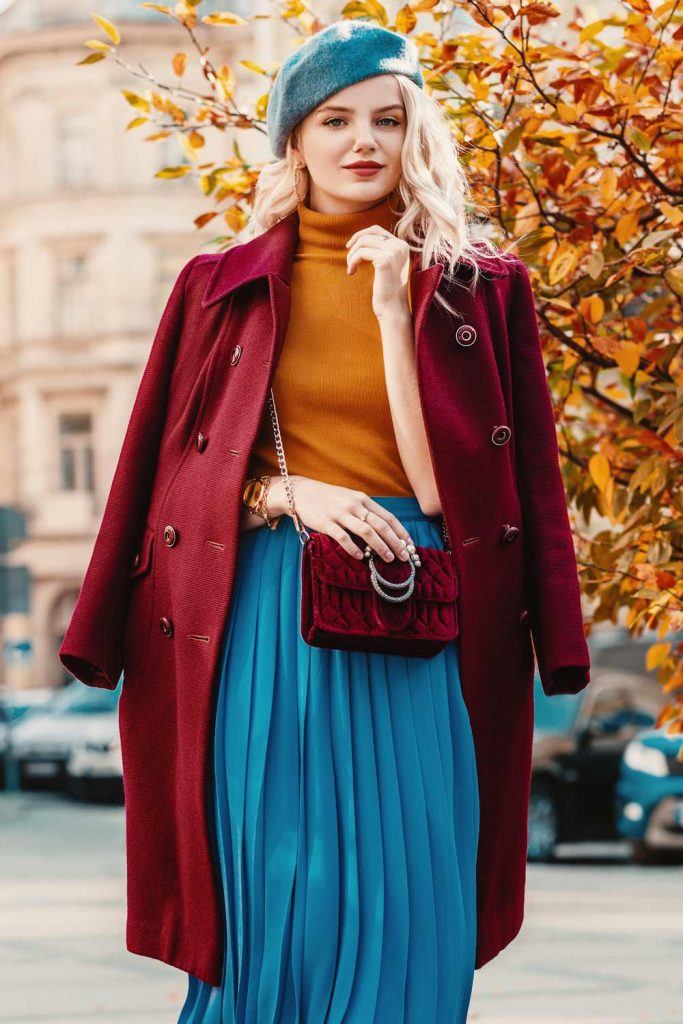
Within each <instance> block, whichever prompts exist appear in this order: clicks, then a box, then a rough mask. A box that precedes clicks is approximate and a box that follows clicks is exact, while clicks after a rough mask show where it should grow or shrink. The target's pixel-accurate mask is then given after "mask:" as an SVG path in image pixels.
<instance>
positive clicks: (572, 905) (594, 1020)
mask: <svg viewBox="0 0 683 1024" xmlns="http://www.w3.org/2000/svg"><path fill="white" fill-rule="evenodd" d="M123 814H124V812H123V808H122V807H116V806H110V805H100V804H80V803H78V802H75V801H73V800H71V799H70V798H68V797H66V796H63V795H61V794H50V793H21V794H3V793H0V1024H177V1020H178V1016H179V1013H180V1009H181V1006H182V1004H183V1001H184V998H185V993H186V990H187V976H186V975H185V974H184V973H183V972H181V971H179V970H177V969H175V968H173V967H169V966H168V965H166V964H163V963H161V962H160V961H157V960H151V959H149V958H147V957H140V956H134V955H133V954H132V953H128V952H127V950H126V948H125V848H124V818H123ZM562 853H563V858H562V861H561V862H560V863H557V864H552V865H550V864H549V865H546V864H543V865H529V870H528V876H527V896H526V918H525V921H524V924H523V925H522V930H521V932H520V934H519V935H518V936H517V938H516V939H515V940H514V941H513V942H512V943H511V944H510V945H509V946H508V947H507V949H505V950H503V951H502V952H501V953H500V954H499V955H498V956H497V957H495V958H494V959H493V960H492V961H490V963H488V964H487V965H486V966H485V967H483V968H481V969H480V970H478V971H476V973H475V981H474V992H473V997H472V1003H471V1007H470V1014H469V1017H468V1022H470V1024H522V1022H523V1024H683V983H682V981H681V979H682V978H683V967H682V965H683V886H682V884H681V883H682V881H683V867H680V866H673V867H654V868H653V867H640V866H636V865H632V864H630V863H629V861H628V857H627V855H626V849H625V847H624V846H622V845H621V844H614V845H605V846H601V847H598V846H592V847H590V848H587V847H583V848H580V847H573V848H566V849H565V850H563V851H562ZM254 1024H256V1022H254ZM258 1024H270V1022H258ZM320 1024H323V1022H320ZM353 1024H361V1022H353ZM363 1024H365V1022H363ZM367 1024H372V1022H370V1021H368V1022H367Z"/></svg>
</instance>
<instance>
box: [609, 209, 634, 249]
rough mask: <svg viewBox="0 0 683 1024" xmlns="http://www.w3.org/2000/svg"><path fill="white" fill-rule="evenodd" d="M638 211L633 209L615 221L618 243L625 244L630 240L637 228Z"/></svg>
mask: <svg viewBox="0 0 683 1024" xmlns="http://www.w3.org/2000/svg"><path fill="white" fill-rule="evenodd" d="M638 216H639V215H638V211H637V210H633V211H632V212H631V213H625V214H624V215H623V216H622V217H620V218H619V220H618V221H617V226H616V227H615V229H614V234H615V235H616V238H617V241H618V242H619V245H621V246H622V248H623V246H625V245H626V244H627V243H628V242H630V241H631V239H632V238H633V236H634V235H635V233H636V230H637V228H638Z"/></svg>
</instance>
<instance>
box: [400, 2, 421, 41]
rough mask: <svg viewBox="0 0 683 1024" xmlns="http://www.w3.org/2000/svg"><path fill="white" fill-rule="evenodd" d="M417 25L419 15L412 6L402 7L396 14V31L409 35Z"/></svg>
mask: <svg viewBox="0 0 683 1024" xmlns="http://www.w3.org/2000/svg"><path fill="white" fill-rule="evenodd" d="M416 25H417V15H416V14H415V11H414V10H413V9H412V7H408V6H405V7H402V8H401V9H400V11H399V12H398V14H397V15H396V31H397V32H400V33H401V35H404V36H407V35H408V34H409V33H410V32H412V31H413V29H414V28H415V26H416Z"/></svg>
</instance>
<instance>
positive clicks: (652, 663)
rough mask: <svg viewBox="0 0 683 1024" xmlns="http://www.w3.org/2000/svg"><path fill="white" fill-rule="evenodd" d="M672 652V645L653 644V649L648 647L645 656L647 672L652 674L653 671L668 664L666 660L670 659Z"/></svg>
mask: <svg viewBox="0 0 683 1024" xmlns="http://www.w3.org/2000/svg"><path fill="white" fill-rule="evenodd" d="M670 650H671V644H652V646H651V647H648V651H647V654H646V656H645V667H646V668H647V671H648V672H651V671H652V670H653V669H655V668H659V667H660V666H661V665H664V664H666V659H667V658H668V657H669V652H670Z"/></svg>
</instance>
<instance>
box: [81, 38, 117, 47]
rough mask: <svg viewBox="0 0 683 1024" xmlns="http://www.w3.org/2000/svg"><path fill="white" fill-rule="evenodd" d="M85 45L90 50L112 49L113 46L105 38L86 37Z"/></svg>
mask: <svg viewBox="0 0 683 1024" xmlns="http://www.w3.org/2000/svg"><path fill="white" fill-rule="evenodd" d="M83 45H84V46H87V47H88V49H89V50H111V46H110V45H109V43H105V41H104V39H86V41H85V42H84V43H83Z"/></svg>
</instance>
